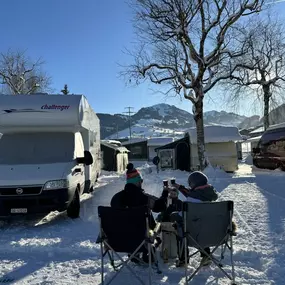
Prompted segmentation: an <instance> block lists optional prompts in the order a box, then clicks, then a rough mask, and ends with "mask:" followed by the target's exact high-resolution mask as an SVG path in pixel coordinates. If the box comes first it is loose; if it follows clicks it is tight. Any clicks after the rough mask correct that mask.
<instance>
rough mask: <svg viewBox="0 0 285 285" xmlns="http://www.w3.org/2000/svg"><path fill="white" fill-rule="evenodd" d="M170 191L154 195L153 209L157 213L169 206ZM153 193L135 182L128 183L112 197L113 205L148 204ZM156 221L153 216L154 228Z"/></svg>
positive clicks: (151, 224)
mask: <svg viewBox="0 0 285 285" xmlns="http://www.w3.org/2000/svg"><path fill="white" fill-rule="evenodd" d="M167 195H168V191H163V193H162V195H161V197H160V198H157V197H154V196H152V197H154V198H155V199H156V200H155V202H154V206H153V208H152V211H153V212H155V213H159V212H163V211H165V210H166V207H167ZM150 196H151V195H149V194H147V193H145V191H144V190H143V189H142V188H139V187H137V186H136V185H134V184H131V183H128V184H126V185H125V188H124V190H122V191H120V192H118V193H116V194H115V195H114V196H113V198H112V199H111V207H114V208H134V207H140V206H147V205H148V199H149V197H150ZM154 227H155V221H154V218H153V216H152V215H151V217H150V228H151V229H154Z"/></svg>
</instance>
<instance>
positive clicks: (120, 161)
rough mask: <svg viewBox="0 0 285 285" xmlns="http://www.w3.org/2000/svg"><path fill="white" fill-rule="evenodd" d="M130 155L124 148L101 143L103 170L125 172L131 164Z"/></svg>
mask: <svg viewBox="0 0 285 285" xmlns="http://www.w3.org/2000/svg"><path fill="white" fill-rule="evenodd" d="M128 153H129V150H128V149H127V148H125V147H123V146H119V145H116V144H112V143H108V142H104V141H101V155H102V169H103V170H106V171H116V172H124V171H125V170H126V166H127V164H128V163H129V158H128Z"/></svg>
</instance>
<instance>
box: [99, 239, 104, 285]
mask: <svg viewBox="0 0 285 285" xmlns="http://www.w3.org/2000/svg"><path fill="white" fill-rule="evenodd" d="M100 249H101V284H102V285H104V249H103V241H102V240H101V242H100Z"/></svg>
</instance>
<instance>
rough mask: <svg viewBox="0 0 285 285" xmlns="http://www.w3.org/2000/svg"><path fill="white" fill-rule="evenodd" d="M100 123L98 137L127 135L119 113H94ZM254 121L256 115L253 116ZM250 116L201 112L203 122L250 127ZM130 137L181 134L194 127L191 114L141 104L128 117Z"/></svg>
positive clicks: (123, 117) (124, 119) (126, 125)
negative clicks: (140, 106) (202, 113)
mask: <svg viewBox="0 0 285 285" xmlns="http://www.w3.org/2000/svg"><path fill="white" fill-rule="evenodd" d="M97 115H98V117H99V119H100V122H101V138H102V139H105V138H108V139H116V138H117V139H118V138H126V137H127V136H129V117H128V116H127V115H122V114H114V115H111V114H107V113H98V114H97ZM253 117H254V118H255V122H254V124H255V123H256V121H257V118H259V116H253ZM253 117H246V116H242V115H238V114H235V113H232V112H226V111H215V110H213V111H207V112H204V124H205V125H225V126H230V125H231V126H236V127H239V126H242V127H243V128H247V127H251V125H252V119H251V118H253ZM131 125H132V136H134V137H153V136H181V135H183V131H184V130H185V129H188V128H191V127H194V126H195V121H194V116H193V114H191V113H189V112H187V111H185V110H182V109H179V108H178V107H176V106H174V105H169V104H166V103H160V104H155V105H153V106H150V107H143V108H141V109H139V110H138V112H137V113H135V114H133V115H132V116H131Z"/></svg>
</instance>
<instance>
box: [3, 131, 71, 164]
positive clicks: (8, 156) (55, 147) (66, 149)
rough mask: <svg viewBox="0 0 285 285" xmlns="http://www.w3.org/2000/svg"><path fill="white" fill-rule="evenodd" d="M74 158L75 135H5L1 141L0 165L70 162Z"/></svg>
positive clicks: (49, 133)
mask: <svg viewBox="0 0 285 285" xmlns="http://www.w3.org/2000/svg"><path fill="white" fill-rule="evenodd" d="M73 156H74V134H73V133H51V132H48V133H17V134H4V135H3V136H2V138H1V139H0V164H9V165H15V164H48V163H56V162H68V161H72V159H73Z"/></svg>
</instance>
